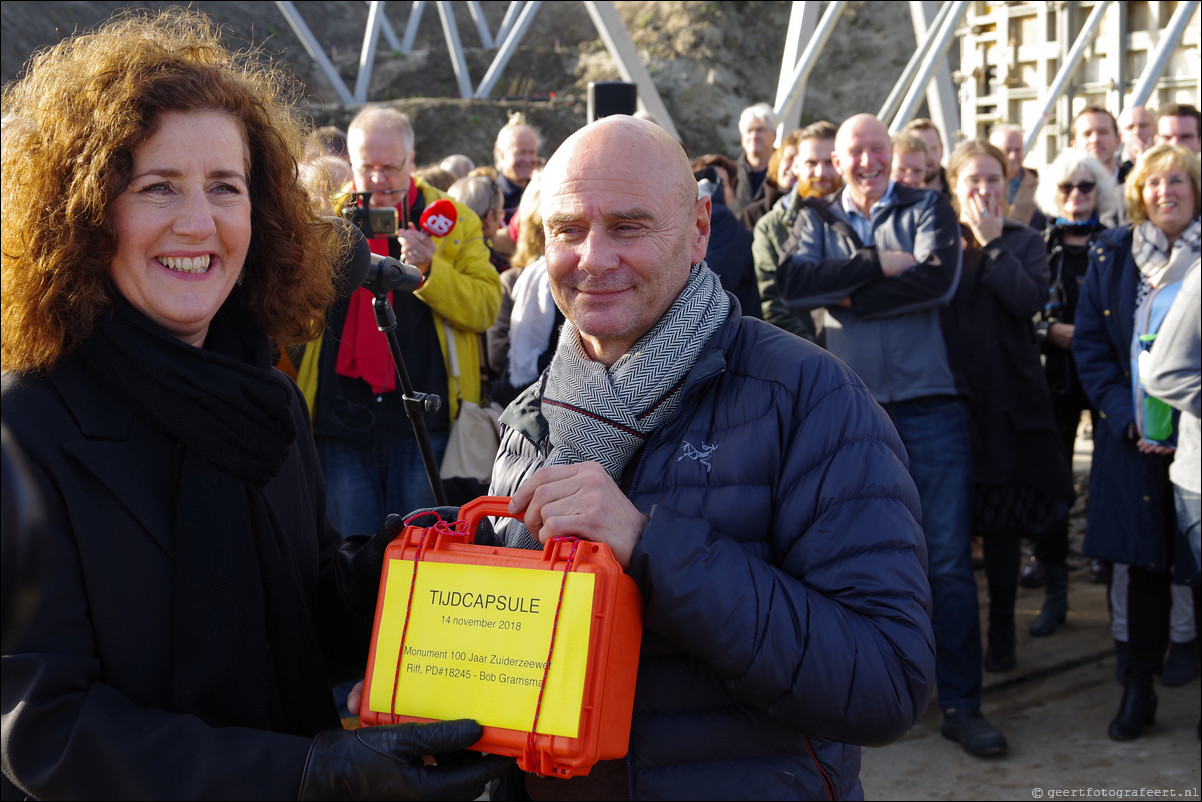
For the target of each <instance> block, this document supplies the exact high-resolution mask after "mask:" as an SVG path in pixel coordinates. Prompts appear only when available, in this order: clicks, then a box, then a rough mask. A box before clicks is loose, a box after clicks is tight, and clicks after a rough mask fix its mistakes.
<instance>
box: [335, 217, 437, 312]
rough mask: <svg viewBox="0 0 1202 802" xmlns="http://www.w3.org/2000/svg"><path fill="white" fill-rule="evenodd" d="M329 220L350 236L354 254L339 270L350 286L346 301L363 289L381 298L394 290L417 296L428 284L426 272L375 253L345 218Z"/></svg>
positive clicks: (348, 286)
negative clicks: (355, 292)
mask: <svg viewBox="0 0 1202 802" xmlns="http://www.w3.org/2000/svg"><path fill="white" fill-rule="evenodd" d="M326 219H327V220H329V221H330V223H331V224H333V225H338V226H342V227H344V228H345V229H347V230H348V231H349V232H350V237H351V252H350V255H349V257H348V259H347V261H346V263H345V264H342V265H340V266H339V267H340V270H339V275H341V276H342V277H343V279H344V281H345V282H346V283H345V285H344V286H345V292H342V293H340V294H341V295H342V297H344V298H345V297H346V296H349V295H350V294H351V293H353V292H354V291H355V290H357V289H359V288H360V287H363V288H364V289H365V290H368V291H369V292H372V293H374V294H379V293H386V292H392V291H393V290H400V291H401V292H413V291H414V290H416V289H417V288H418V287H420V286H421V285H422V281H424V280H425V276H423V275H422V271H420V270H418V269H417V268H416V267H414V266H413V265H410V264H405V263H404V262H402V261H400V260H398V259H393V258H392V257H391V256H381V255H380V254H378V253H372V252H371V247H370V246H369V245H368V244H367V238H366V237H364V236H363V232H362V231H360V230H359V229H358V228H357V227H356V226H354V225H351V224H350V223H348V222H347V221H346V220H343V219H342V218H341V217H329V218H326Z"/></svg>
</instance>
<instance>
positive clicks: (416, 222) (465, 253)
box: [312, 105, 501, 534]
mask: <svg viewBox="0 0 1202 802" xmlns="http://www.w3.org/2000/svg"><path fill="white" fill-rule="evenodd" d="M347 138H348V145H349V149H350V158H351V167H352V169H353V172H354V188H355V191H356V192H370V193H372V194H371V198H370V203H371V205H372V206H374V207H377V208H395V209H396V211H397V219H398V224H399V230H398V232H397V234H396V236H390V237H379V238H373V239H369V240H368V242H369V244H370V245H371V248H372V251H373V252H375V253H381V254H387V255H389V256H392V257H394V258H397V259H400V260H401V261H403V262H406V263H408V264H411V265H414V266H416V267H417V268H419V269H420V270H421V271H422V274H423V275H424V277H425V278H424V281H423V283H422V285H421V288H420V289H418V290H416V291H415V292H413V293H405V292H394V293H392V294H391V296H392V297H391V300H392V306H393V308H394V309H395V311H396V317H397V336H398V338H399V341H400V347H401V353H402V356H403V357H404V360H405V366H406V368H407V370H408V374H409V377H410V380H411V381H412V384H413V388H414V390H415V391H417V392H424V393H435V394H438V395H440V396H442V398H443V404H442V409H441V410H439V411H438V412H435V413H430V414H427V415H426V416H425V422H426V427H427V429H428V430H429V433H430V440H431V444H432V446H433V448H434V455H435V458H436V459H437V460H439V461H441V459H442V454H443V451H444V450H445V448H446V444H447V436H448V433H449V431H450V426H451V424H452V422H453V421H454V420H455V417H456V415H457V413H458V409H459V402H460V401H461V400H462V401H472V402H476V403H478V402H479V401H480V391H481V388H480V347H479V344H478V337H479V335H480V334H482V333H483V332H484V331H486V330H487V329H488V327H489V326H491V325H492V323H493V321H495V320H496V317H497V312H498V310H499V308H500V304H501V282H500V279H499V277H498V275H497V271H496V269H495V268H494V267H493V266H492V264H491V263H490V262H489V257H488V248H487V246H486V245H485V244H484V238H483V236H482V232H481V225H480V218H479V217H477V216H476V214H475V212H473V211H472V210H471V209H469V208H468V207H467V206H464V205H462V204H460V203H457V202H455V201H453V200H449V198H448V196H447V195H446V194H445V193H443V192H440V191H439V190H437V189H435V188H434V187H432V186H430V185H429V184H427V183H425V182H424V181H423V180H422V179H420V178H417V177H416V176H413V175H412V172H413V165H414V158H413V141H414V134H413V126H412V124H411V123H410V121H409V118H408V116H407V115H405V114H403V113H401V112H399V111H397V110H395V109H393V108H390V107H387V106H374V105H373V106H367V107H365V108H364V109H363V110H362V111H361V112H359V114H358V115H356V117H355V118H354V120H352V121H351V124H350V127H349V129H348V131H347ZM441 198H448V202H451V203H454V205H455V208H456V211H457V212H458V219H457V220H456V222H455V225H454V227H453V228H452V229H451V230H450V231H449V232H448V233H447V235H446V236H443V237H437V236H431V235H430V234H428V233H426V232H425V231H423V230H422V228H421V225H420V219H421V215H422V212H423V211H424V210H425V209H427V208H428V207H429V206H430V205H432V204H433V203H434V202H435V201H437V200H439V199H441ZM371 302H372V295H371V293H370V292H368V291H367V290H363V289H358V290H356V291H355V292H354V293H352V294H351V296H350V297H349V298H347V299H343V300H340V301H338V302H337V303H336V304H335V305H334V306H333V307H331V309H330V311H329V314H328V315H327V321H326V322H327V328H326V334H325V337H324V340H323V343H322V347H321V352H320V355H319V357H318V360H317V388H316V398H315V404H314V409H313V410H312V412H313V420H314V434H315V436H316V439H317V447H318V453H319V455H320V457H321V461H322V468H323V471H324V473H325V479H326V491H327V507H326V509H327V512H328V514H329V517H330V520H331V522H333V524H334V525H335V526H336V527H338V529H339V530H340V531H341V532H342V533H343V534H353V533H364V532H374V531H376V529H377V528H379V526H380V524H381V523H383V521H384V518H385V516H387V515H388V514H389V513H394V512H395V513H400V514H402V515H403V514H405V513H408V512H409V511H411V510H414V509H417V508H419V507H428V506H431V505H432V504H433V503H434V497H433V493H432V492H431V490H430V484H429V481H428V478H427V474H426V471H425V467H424V464H423V462H422V458H421V451H420V449H419V447H418V444H417V441H416V439H415V437H414V434H413V428H412V425H411V423H410V421H409V419H408V417H407V416H406V414H405V409H404V403H403V400H402V398H401V395H402V394H401V389H400V388H399V387H398V383H397V381H396V373H395V368H394V366H393V363H392V358H391V354H390V353H389V350H388V341H387V339H386V338H385V336H384V335H383V334H382V333H381V332H380V331H379V329H378V327H377V325H376V318H375V314H374V312H373V311H372V303H371Z"/></svg>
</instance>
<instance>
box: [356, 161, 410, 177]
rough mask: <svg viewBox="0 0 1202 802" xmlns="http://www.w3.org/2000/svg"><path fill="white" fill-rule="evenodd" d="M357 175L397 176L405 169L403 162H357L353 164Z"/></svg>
mask: <svg viewBox="0 0 1202 802" xmlns="http://www.w3.org/2000/svg"><path fill="white" fill-rule="evenodd" d="M353 169H354V171H355V174H356V175H362V176H371V175H373V174H379V175H382V176H386V177H388V178H397V177H399V176H400V175H401V172H402V171H403V170H404V169H405V167H404V165H401V164H356V165H353Z"/></svg>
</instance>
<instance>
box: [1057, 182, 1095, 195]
mask: <svg viewBox="0 0 1202 802" xmlns="http://www.w3.org/2000/svg"><path fill="white" fill-rule="evenodd" d="M1097 186H1098V183H1097V182H1096V181H1082V182H1081V183H1079V184H1068V183H1064V184H1057V185H1056V189H1058V190H1060V194H1061V195H1067V194H1069V193H1070V192H1072V191H1073V190H1074V189H1075V190H1077V191H1078V192H1080V193H1081V194H1082V195H1088V194H1089V193H1091V192H1093V191H1094V189H1095V188H1096V187H1097Z"/></svg>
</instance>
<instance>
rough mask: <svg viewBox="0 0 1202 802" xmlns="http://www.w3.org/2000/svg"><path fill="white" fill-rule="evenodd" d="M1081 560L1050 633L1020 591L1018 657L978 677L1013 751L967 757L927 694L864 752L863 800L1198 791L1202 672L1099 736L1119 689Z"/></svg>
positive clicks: (1102, 595) (1102, 596) (1100, 612)
mask: <svg viewBox="0 0 1202 802" xmlns="http://www.w3.org/2000/svg"><path fill="white" fill-rule="evenodd" d="M1078 443H1079V445H1078V454H1077V460H1076V464H1075V466H1074V467H1075V468H1076V469H1077V471H1078V473H1080V472H1082V471H1087V470H1088V467H1089V463H1088V460H1089V441H1088V440H1085V441H1082V440H1081V439H1080V438H1079V439H1078ZM1076 545H1077V546H1079V542H1078V543H1077V544H1076ZM1086 563H1087V561H1086V560H1085V559H1084V558H1081V557H1080V556H1079V555H1076V556H1072V557H1070V567H1071V569H1072V570H1071V571H1070V573H1069V614H1068V620H1067V622H1066V624H1065V625H1064V626H1063V627H1062V628H1061V629H1060V630H1059V631H1057V633H1056V634H1055V635H1053V636H1051V637H1049V638H1032V637H1030V636H1029V635H1027V626H1028V624H1029V623H1030V621H1031V619H1032V618H1034V616H1035V615H1036V613H1038V612H1039V607H1040V604H1041V602H1042V600H1043V590H1042V589H1026V588H1019V598H1018V603H1017V606H1016V619H1017V620H1016V627H1017V630H1018V632H1019V637H1018V664H1017V665H1016V667H1015V668H1014V670H1013V671H1010V672H1008V673H1005V674H985V690H984V697H983V699H982V710H983V711H984V713H985V715H986V716H987V717H988V718H989V720H990V721H991V722H992V723H993V724H994V725H996V726H997V727H999V728H1000V729H1001V730H1002V732H1003V733H1004V734H1005V735H1006V738H1007V740H1008V741H1009V743H1010V752H1009V754H1007V755H1005V756H1003V757H999V758H990V759H980V758H974V757H971V756H970V755H968V754H967V753H966V752H964V751H963V749H961V747H960V746H959V744H956V743H954V742H952V741H949V740H947V739H945V738H944V737H943V736H942V735H941V734H940V732H939V727H940V723H941V720H942V719H941V715H940V712H939V710H938V709H937V708H936V707H935V705H934V704H933V703H932V706H931V708H930V709H929V710H928V711H927V714H926V715H925V716H924V717H923V718H922V720H921V721H920V722H919V723H918V725H917V726H915V727H914V729H913V730H911V732H910V733H909V734H908V735H907V736H906V737H904V738H902V739H901V740H900V741H898V742H896V743H894V744H892V745H890V746H887V747H883V748H879V749H865V750H864V754H863V768H862V771H861V774H860V776H861V779H862V781H863V784H864V793H865V796H866V797H867V798H868V799H932V800H969V799H1003V800H1004V799H1016V800H1018V799H1028V800H1029V799H1051V798H1066V797H1074V798H1095V799H1096V798H1118V797H1141V796H1142V797H1160V798H1176V799H1198V798H1199V797H1198V792H1199V785H1200V784H1202V763H1200V761H1199V740H1198V734H1197V733H1198V731H1197V726H1198V719H1199V711H1200V709H1202V699H1200V696H1202V692H1200V689H1202V685H1200V683H1199V681H1198V679H1194V681H1193V682H1191V683H1189V684H1188V685H1184V686H1179V687H1175V688H1167V687H1164V686H1162V685H1160V684H1159V682H1158V683H1157V689H1156V692H1157V694H1158V695H1159V697H1160V706H1159V709H1158V712H1157V717H1156V724H1155V725H1154V726H1153V727H1151V728H1150V729H1149V730H1148V731H1147V732H1146V733H1145V735H1144V737H1142V738H1139V739H1138V740H1135V741H1128V742H1125V743H1120V742H1117V741H1112V740H1110V738H1109V737H1108V736H1107V734H1106V728H1107V726H1108V724H1109V723H1110V720H1111V718H1113V716H1114V714H1115V712H1116V711H1117V709H1118V704H1119V699H1120V697H1121V696H1122V686H1120V685H1119V684H1118V682H1117V681H1116V680H1115V676H1114V649H1113V641H1112V640H1111V638H1110V620H1109V613H1108V611H1107V604H1106V589H1105V586H1103V585H1095V584H1092V583H1090V582H1089V579H1088V571H1087V570H1086V568H1085V566H1086ZM977 584H978V587H979V588H981V589H982V593H981V613H982V632H984V630H985V621H986V619H985V616H986V614H987V612H988V598H987V595H986V594H985V593H984V592H983V590H984V586H985V577H984V575H983V573H982V572H981V571H979V570H978V571H977Z"/></svg>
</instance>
